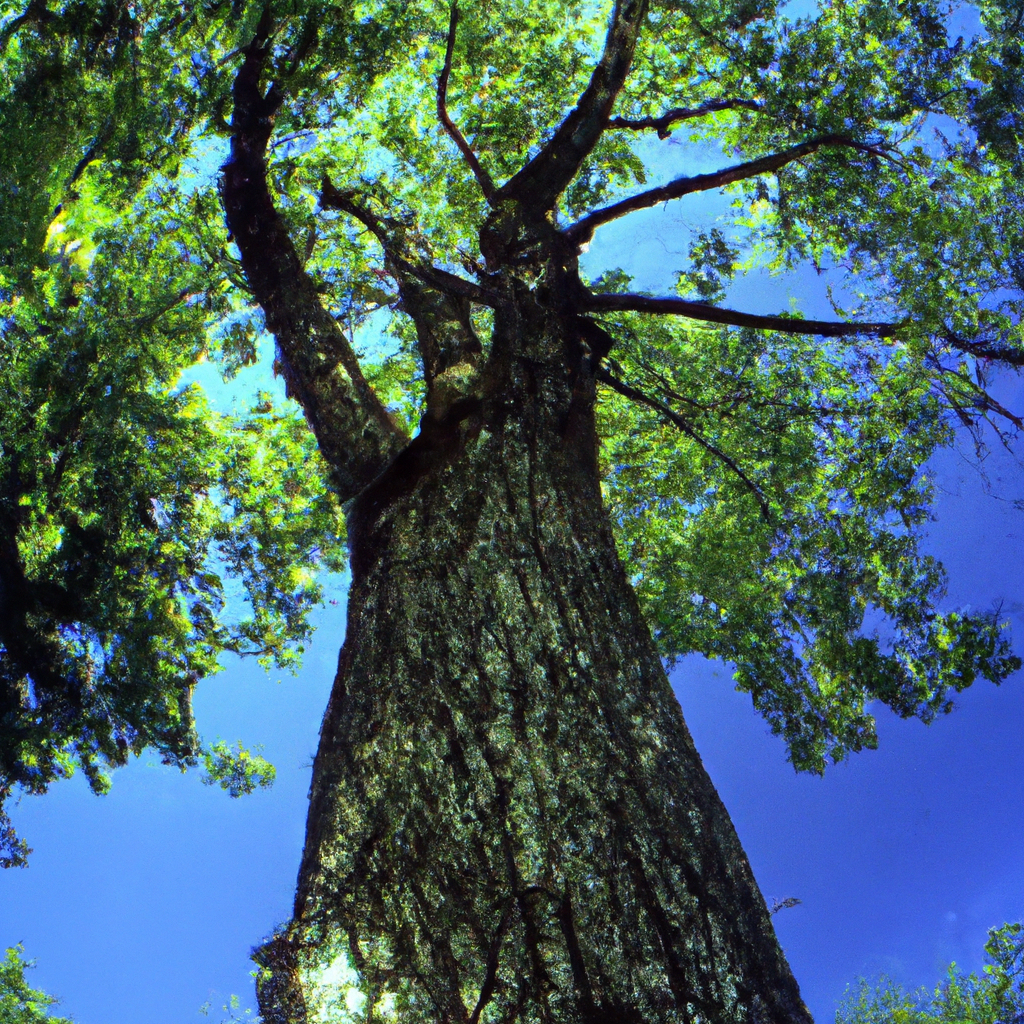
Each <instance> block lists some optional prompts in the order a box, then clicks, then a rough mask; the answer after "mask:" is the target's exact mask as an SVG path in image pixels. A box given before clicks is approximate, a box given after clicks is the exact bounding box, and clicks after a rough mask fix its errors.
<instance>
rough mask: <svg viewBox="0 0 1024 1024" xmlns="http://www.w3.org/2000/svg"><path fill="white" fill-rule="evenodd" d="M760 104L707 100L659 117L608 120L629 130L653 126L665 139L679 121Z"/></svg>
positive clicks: (613, 125) (609, 123)
mask: <svg viewBox="0 0 1024 1024" xmlns="http://www.w3.org/2000/svg"><path fill="white" fill-rule="evenodd" d="M760 109H761V104H760V103H757V102H756V101H755V100H709V101H708V102H707V103H702V104H701V105H700V106H699V107H673V109H672V110H668V111H666V112H665V113H664V114H662V115H661V116H660V117H638V118H629V117H613V118H610V119H609V121H608V127H609V128H628V129H629V130H630V131H634V132H642V131H645V130H646V129H648V128H654V129H655V130H656V131H657V133H658V138H659V139H667V138H668V137H669V136H670V135H671V134H672V125H674V124H679V123H680V122H681V121H692V120H693V119H694V118H697V117H704V115H705V114H714V113H716V112H717V111H719V110H760Z"/></svg>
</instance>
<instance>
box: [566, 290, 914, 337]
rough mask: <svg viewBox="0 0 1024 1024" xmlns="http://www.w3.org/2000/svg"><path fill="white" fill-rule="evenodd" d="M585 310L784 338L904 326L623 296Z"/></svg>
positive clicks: (595, 298) (880, 332) (885, 332)
mask: <svg viewBox="0 0 1024 1024" xmlns="http://www.w3.org/2000/svg"><path fill="white" fill-rule="evenodd" d="M583 301H584V305H585V307H586V308H587V309H588V310H590V311H592V312H597V311H599V310H619V311H632V312H635V313H659V314H663V315H664V314H667V315H669V316H685V317H688V318H689V319H690V320H702V321H704V323H709V324H727V325H729V326H731V327H753V328H755V329H757V330H761V331H779V332H781V333H783V334H819V335H821V336H822V337H825V338H842V337H847V336H849V335H854V334H874V335H876V336H877V337H879V338H888V337H890V336H891V335H892V334H894V333H895V332H896V330H897V329H898V328H899V327H900V326H901V325H900V324H862V323H842V322H839V321H835V320H801V319H798V318H797V317H789V316H760V315H758V314H756V313H742V312H740V311H739V310H735V309H722V308H721V307H719V306H712V305H710V304H709V303H707V302H691V301H690V300H689V299H676V298H655V297H653V296H650V295H633V294H630V293H627V292H623V293H619V294H604V295H589V296H587V297H586V298H585V299H584V300H583Z"/></svg>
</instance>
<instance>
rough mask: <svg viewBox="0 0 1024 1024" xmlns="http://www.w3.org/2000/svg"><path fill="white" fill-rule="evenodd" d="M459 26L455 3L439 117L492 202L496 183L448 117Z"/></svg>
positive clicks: (439, 85)
mask: <svg viewBox="0 0 1024 1024" xmlns="http://www.w3.org/2000/svg"><path fill="white" fill-rule="evenodd" d="M458 24H459V5H458V3H457V2H453V3H452V17H451V21H450V22H449V24H448V48H447V49H446V50H445V55H444V67H443V68H442V69H441V77H440V78H439V79H438V80H437V116H438V118H439V119H440V121H441V125H442V126H443V127H444V130H445V131H446V132H447V133H448V136H449V138H451V140H452V141H453V142H454V143H455V145H456V146H458V147H459V152H460V153H462V156H463V157H464V158H465V161H466V163H467V164H469V169H470V170H471V171H472V172H473V177H474V178H476V180H477V183H478V184H479V186H480V191H481V192H483V194H484V198H485V199H486V200H487V201H488V202H490V200H491V199H492V198H493V197H494V193H495V192H496V191H497V189H496V188H495V187H494V181H493V180H492V179H491V176H490V174H488V172H487V168H486V167H484V166H483V165H482V164H481V163H480V161H479V160H478V159H477V157H476V153H474V152H473V150H472V149H471V148H470V145H469V143H468V142H467V141H466V139H465V136H464V135H463V134H462V132H460V131H459V129H458V126H457V125H456V124H455V122H454V121H453V120H452V119H451V117H450V116H449V115H448V78H449V76H450V75H451V73H452V53H453V52H454V50H455V31H456V29H457V28H458Z"/></svg>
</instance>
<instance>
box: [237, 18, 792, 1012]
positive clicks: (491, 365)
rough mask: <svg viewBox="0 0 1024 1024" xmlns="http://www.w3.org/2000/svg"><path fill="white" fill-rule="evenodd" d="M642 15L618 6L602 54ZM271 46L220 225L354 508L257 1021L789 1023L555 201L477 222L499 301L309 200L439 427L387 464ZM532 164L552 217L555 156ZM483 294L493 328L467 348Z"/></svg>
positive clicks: (601, 113)
mask: <svg viewBox="0 0 1024 1024" xmlns="http://www.w3.org/2000/svg"><path fill="white" fill-rule="evenodd" d="M268 10H269V8H268ZM642 10H643V5H642V4H638V5H629V4H624V5H617V6H616V15H615V18H614V19H613V25H612V30H611V31H610V39H611V40H612V42H615V40H616V39H618V35H617V33H619V34H621V33H623V32H626V30H627V29H629V28H630V24H633V22H636V19H638V18H639V17H640V16H641V14H642ZM627 15H628V17H627ZM629 18H632V19H633V22H629ZM620 22H621V23H622V24H620ZM636 23H638V22H636ZM453 25H454V19H453ZM623 26H625V27H623ZM270 30H271V26H270V21H269V14H265V15H264V18H263V20H262V21H261V24H260V27H259V28H258V29H257V33H256V37H255V39H254V41H253V43H252V44H251V45H250V46H249V47H248V48H247V50H246V51H245V54H246V56H245V60H244V62H243V64H242V67H241V69H240V70H239V73H238V75H237V76H236V79H235V85H234V96H235V108H234V113H233V120H232V126H233V130H234V137H233V140H232V156H231V160H230V161H229V162H228V164H227V165H226V166H225V168H224V179H223V196H224V205H225V212H226V215H227V221H228V225H229V227H230V229H231V231H232V233H233V235H234V237H235V238H236V240H237V242H238V245H239V249H240V252H241V257H242V266H243V269H244V271H245V275H246V278H247V280H248V282H249V284H250V286H251V287H252V289H253V292H254V294H255V295H256V297H257V299H258V301H259V302H260V304H261V305H262V306H263V308H264V311H265V312H266V316H267V325H268V327H269V328H270V329H271V330H272V331H273V332H274V334H275V336H276V338H277V343H278V351H279V355H280V357H281V365H282V368H283V371H284V373H285V376H286V379H287V381H288V384H289V387H290V390H291V392H292V393H293V394H294V395H295V396H296V397H297V398H298V399H299V400H300V401H301V402H302V404H303V407H304V408H305V410H306V414H307V417H308V419H309V422H310V425H311V427H312V429H313V430H314V432H315V433H316V436H317V439H318V442H319V445H320V448H321V451H322V452H323V454H324V456H325V459H326V460H327V463H328V464H329V466H330V467H331V471H332V480H333V484H334V486H335V488H336V489H337V491H338V493H339V495H340V496H341V497H342V498H343V500H347V501H350V502H351V504H350V512H349V517H348V519H349V540H350V544H351V551H352V575H353V580H352V587H351V590H350V592H349V621H348V633H347V637H346V640H345V646H344V648H343V650H342V653H341V659H340V665H339V669H338V676H337V679H336V681H335V684H334V690H333V693H332V695H331V700H330V704H329V705H328V708H327V712H326V714H325V717H324V723H323V728H322V731H321V738H320V749H319V752H318V754H317V757H316V762H315V764H314V770H313V786H312V792H311V798H310V808H309V820H308V826H307V834H306V847H305V851H304V855H303V860H302V866H301V869H300V873H299V885H298V893H297V896H296V904H295V912H294V917H293V920H292V922H291V924H290V925H289V926H288V927H286V928H285V929H283V930H282V931H281V933H280V934H279V935H277V936H276V937H275V938H274V939H273V940H271V941H270V942H268V943H267V944H266V945H264V946H263V947H261V948H260V949H259V950H257V951H256V953H255V957H254V958H255V959H256V961H257V963H258V964H259V965H260V967H261V971H260V973H259V977H258V980H257V987H258V994H259V999H260V1009H261V1012H262V1014H263V1018H264V1021H265V1022H266V1024H307V1022H308V1024H313V1022H316V1021H332V1022H333V1021H347V1020H356V1019H359V1020H362V1021H367V1022H370V1021H374V1020H380V1021H390V1020H395V1021H399V1022H401V1024H421V1022H422V1024H487V1022H495V1024H497V1022H503V1024H527V1022H531V1024H532V1022H543V1021H549V1022H552V1024H641V1022H643V1024H654V1022H674V1024H675V1022H678V1024H696V1022H698V1021H700V1022H702V1024H732V1022H735V1024H738V1022H741V1021H742V1022H750V1024H758V1022H772V1024H807V1022H809V1021H810V1016H809V1014H808V1013H807V1010H806V1008H805V1007H804V1005H803V1003H802V1002H801V1001H800V996H799V993H798V990H797V986H796V983H795V981H794V980H793V978H792V975H791V974H790V972H789V968H788V966H787V965H786V962H785V959H784V958H783V956H782V953H781V951H780V949H779V946H778V943H777V941H776V939H775V935H774V932H773V930H772V927H771V922H770V920H769V917H768V913H767V911H766V909H765V905H764V900H763V899H762V897H761V894H760V892H759V891H758V888H757V884H756V883H755V881H754V879H753V876H752V874H751V872H750V866H749V865H748V863H747V859H746V857H745V855H744V853H743V850H742V849H741V847H740V845H739V841H738V840H737V838H736V834H735V832H734V830H733V828H732V824H731V822H730V821H729V817H728V815H727V813H726V811H725V808H724V807H723V806H722V803H721V801H720V800H719V799H718V795H717V794H716V793H715V789H714V787H713V786H712V784H711V781H710V779H709V778H708V776H707V774H706V773H705V771H704V768H703V766H702V765H701V762H700V757H699V756H698V754H697V752H696V750H695V749H694V747H693V743H692V741H691V739H690V736H689V733H688V732H687V730H686V726H685V724H684V723H683V719H682V715H681V714H680V710H679V705H678V704H677V702H676V700H675V697H674V695H673V693H672V690H671V688H670V686H669V683H668V679H667V678H666V675H665V671H664V669H663V667H662V665H661V662H660V660H659V658H658V655H657V653H656V651H655V649H654V646H653V643H652V640H651V636H650V633H649V631H648V629H647V626H646V624H645V622H644V619H643V617H642V615H641V613H640V609H639V607H638V604H637V600H636V596H635V594H634V593H633V591H632V589H631V587H630V585H629V582H628V580H627V579H626V575H625V572H624V570H623V567H622V565H621V564H620V562H619V559H618V556H617V554H616V550H615V544H614V540H613V537H612V531H611V524H610V523H609V521H608V517H607V514H606V512H605V510H604V508H603V506H602V501H601V488H600V477H599V472H598V459H597V451H598V448H597V435H596V431H595V424H594V408H595V398H596V395H595V374H596V373H597V372H598V371H599V369H600V356H601V353H602V350H603V347H605V343H606V341H607V336H606V335H604V332H603V330H602V329H601V328H600V327H599V326H598V325H596V324H594V323H593V322H591V321H588V320H586V319H585V318H583V317H581V316H580V315H579V311H578V302H577V300H578V298H579V296H580V295H581V293H582V285H581V283H580V280H579V277H578V274H577V271H576V263H575V248H574V247H573V246H571V245H567V244H565V242H564V239H563V238H562V237H561V236H560V235H559V233H558V232H557V230H556V228H555V227H554V223H553V219H552V218H551V216H550V215H549V211H548V208H547V207H546V206H544V204H543V203H541V204H540V205H537V203H536V202H534V203H533V204H532V205H531V204H530V203H526V202H525V201H523V200H522V197H520V198H515V197H513V198H509V199H503V198H502V197H501V196H498V195H495V196H492V204H491V205H492V212H491V214H490V215H489V216H488V219H487V221H486V223H485V224H484V226H483V228H482V229H481V235H480V249H481V253H482V255H483V257H484V258H485V259H486V261H487V265H488V268H492V269H491V270H490V272H489V273H488V274H487V275H486V276H485V280H486V288H484V287H483V286H477V285H474V284H471V283H469V282H465V281H462V280H461V279H458V278H456V277H455V276H454V275H452V274H450V273H448V272H446V271H439V270H436V269H434V270H430V271H429V272H420V271H416V269H415V267H413V265H412V264H411V263H409V262H408V261H407V260H406V259H405V257H404V256H403V255H402V249H401V242H400V240H397V241H396V240H395V239H393V238H391V237H389V235H388V231H389V230H390V229H389V227H388V225H387V224H386V223H384V222H383V221H381V220H379V219H377V218H376V217H375V215H374V214H372V212H370V211H368V210H367V209H366V208H364V207H360V206H359V205H358V204H357V203H355V202H354V201H353V200H352V193H346V192H341V191H338V190H334V189H332V188H328V187H327V186H326V185H325V187H324V191H323V193H322V195H321V203H322V204H323V205H325V206H332V207H334V208H336V209H341V210H343V211H345V212H346V213H347V214H348V215H350V216H353V217H355V218H356V219H357V220H360V221H362V222H363V224H364V226H366V227H367V228H368V229H369V230H371V231H372V232H373V233H374V235H375V236H376V237H377V239H378V240H379V242H380V243H381V245H382V247H383V249H384V253H385V259H386V261H387V264H388V267H389V272H390V273H391V274H392V276H393V277H394V278H395V280H396V281H397V282H398V284H399V287H400V292H401V302H402V308H403V310H404V312H405V313H406V314H407V315H409V316H410V317H412V319H413V321H414V322H415V324H416V328H417V337H418V341H419V348H420V355H421V357H422V360H423V371H424V379H425V382H426V385H427V392H428V393H427V403H426V408H427V411H426V414H425V416H424V418H423V422H422V425H421V429H420V432H419V434H418V435H417V436H416V437H415V438H413V439H412V440H411V441H410V440H409V439H408V438H406V437H404V435H402V434H401V432H400V431H399V430H398V428H397V427H396V426H395V425H394V424H393V423H392V422H391V421H390V420H389V418H388V416H387V413H386V412H385V410H384V409H383V407H382V406H381V405H380V403H379V402H378V401H377V399H376V397H375V396H374V395H373V393H372V391H371V390H370V389H369V387H368V386H367V384H366V381H365V380H364V379H363V377H362V375H361V373H360V370H359V367H358V362H357V360H356V359H355V356H354V353H353V352H352V349H351V347H350V346H349V343H348V341H347V340H346V339H345V337H344V335H343V334H342V333H341V332H340V330H339V329H338V327H337V325H336V324H335V322H334V320H333V318H332V317H331V316H330V315H329V314H328V313H327V312H326V310H324V309H323V308H322V307H321V306H320V300H319V296H318V294H317V291H316V287H315V285H314V284H313V282H312V281H311V280H310V279H309V278H308V277H307V276H306V275H305V272H304V270H303V268H302V265H301V263H300V261H299V260H298V257H297V255H296V253H295V251H294V248H293V246H292V244H291V242H290V240H289V237H288V232H287V229H286V226H285V224H284V222H283V221H282V219H281V218H280V217H279V216H278V214H277V212H276V211H275V209H274V205H273V201H272V199H271V196H270V192H269V190H268V188H267V183H266V164H265V152H266V145H267V141H268V139H269V137H270V133H271V131H272V129H273V119H274V112H275V111H276V109H277V107H278V105H279V104H280V103H281V100H282V97H281V94H280V93H279V92H278V91H277V87H276V86H271V87H270V88H269V89H268V90H267V91H266V93H264V92H263V91H261V89H260V88H259V83H260V80H261V74H262V66H263V62H264V60H265V58H266V54H267V47H268V46H269V42H268V41H269V39H270ZM620 30H621V32H620ZM630 31H633V32H634V34H635V24H633V28H632V29H630ZM626 34H627V35H628V33H626ZM627 42H628V40H627ZM624 45H625V44H624ZM626 49H627V50H628V49H629V46H627V47H626ZM624 59H625V58H624ZM616 60H618V58H616ZM619 63H622V62H621V61H619ZM626 64H628V60H627V61H626ZM616 67H618V64H616V61H615V60H612V61H610V62H607V66H606V62H604V61H602V63H601V64H600V65H599V66H598V70H597V71H596V72H595V80H596V83H597V84H596V85H593V88H592V89H588V91H587V92H586V93H585V94H584V97H583V98H582V99H581V102H580V106H579V107H578V108H577V110H576V111H575V112H574V113H573V114H572V115H570V117H569V119H568V120H567V122H566V123H567V124H570V122H571V124H570V128H567V129H565V131H564V132H562V130H561V129H560V132H562V134H561V135H560V134H559V133H556V136H555V141H557V140H558V139H559V138H562V135H565V140H567V141H566V145H567V146H568V151H567V152H569V155H570V156H571V155H572V153H574V152H576V150H577V149H579V150H580V152H582V153H584V154H585V152H586V151H587V146H590V147H592V146H593V144H594V142H595V141H596V138H597V137H598V136H599V134H600V126H601V124H603V118H604V117H605V116H606V115H607V110H608V108H609V107H610V103H611V99H610V98H609V97H611V98H612V99H613V98H614V89H611V87H610V86H608V87H607V88H606V86H607V82H605V79H606V78H607V77H608V75H611V74H612V72H613V71H614V70H615V68H616ZM623 67H625V65H623ZM620 72H622V69H621V68H620ZM622 73H624V72H622ZM620 77H621V74H620ZM602 83H604V84H602ZM592 84H593V83H592ZM613 84H614V83H613ZM609 90H611V91H609ZM588 97H589V99H588ZM595 103H596V104H597V107H596V108H595V109H594V110H590V108H591V107H594V104H595ZM588 104H589V106H588ZM598 108H599V109H598ZM588 110H590V113H589V114H588V113H587V111H588ZM581 112H582V113H581ZM577 122H579V124H577ZM573 125H575V127H573ZM563 127H564V126H563ZM570 129H571V130H570ZM588 132H589V135H588V134H587V133H588ZM588 138H589V139H590V141H589V142H587V139H588ZM565 140H564V141H565ZM580 140H583V142H586V146H584V145H583V142H581V141H580ZM581 146H582V149H580V147H581ZM574 147H575V148H574ZM563 148H564V147H563ZM578 157H579V154H578V153H577V157H576V158H574V159H576V160H577V164H578V159H577V158H578ZM537 160H540V157H538V158H537ZM535 162H536V161H535ZM540 162H541V163H543V164H544V166H545V167H548V171H546V172H545V174H546V177H545V178H544V181H546V182H547V185H546V186H545V187H546V188H548V191H550V190H551V189H552V188H555V191H556V193H557V188H556V186H557V185H558V181H559V180H561V179H562V178H564V177H565V174H566V173H568V171H567V170H566V168H567V167H569V170H571V161H569V163H568V164H567V157H566V154H565V153H563V154H562V155H561V156H560V157H559V158H558V159H555V158H552V160H550V161H548V162H547V163H544V161H540ZM549 164H550V166H548V165H549ZM530 166H531V167H532V166H533V164H531V165H530ZM527 171H529V167H528V168H527ZM524 174H526V172H524ZM570 177H571V174H570ZM549 179H550V180H549ZM531 182H532V184H531ZM552 182H554V184H552ZM517 183H518V184H517ZM541 184H543V182H542V183H541ZM514 185H515V186H516V188H518V189H519V191H520V192H523V194H524V195H526V194H528V195H530V196H533V197H534V198H536V195H538V194H542V193H543V192H544V189H543V188H541V187H540V184H538V182H536V181H533V179H532V178H530V176H529V174H526V177H522V176H517V177H516V178H513V179H512V181H511V182H510V183H509V184H508V185H507V186H506V188H508V189H511V188H512V186H514ZM559 187H564V184H563V186H559ZM424 275H425V276H424ZM474 296H476V297H477V298H478V299H486V302H487V304H488V305H490V306H491V307H492V308H493V309H494V330H493V332H492V334H491V337H490V339H489V344H488V345H487V346H486V352H485V346H482V345H481V344H480V343H479V341H478V340H477V338H476V335H475V333H474V330H473V327H472V324H471V322H470V319H469V302H470V301H472V300H473V297H474Z"/></svg>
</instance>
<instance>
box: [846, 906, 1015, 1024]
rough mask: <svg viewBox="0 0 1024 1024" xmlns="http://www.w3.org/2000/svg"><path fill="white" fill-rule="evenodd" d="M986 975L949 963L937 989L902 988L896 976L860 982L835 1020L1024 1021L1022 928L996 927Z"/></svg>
mask: <svg viewBox="0 0 1024 1024" xmlns="http://www.w3.org/2000/svg"><path fill="white" fill-rule="evenodd" d="M985 952H986V954H987V960H988V963H987V964H986V966H985V968H984V970H983V973H982V975H981V976H980V977H979V976H978V975H976V974H973V973H972V974H964V973H963V972H962V971H960V970H958V969H957V966H956V964H951V965H950V968H949V972H948V974H947V977H946V980H945V982H943V983H942V984H940V985H938V986H937V987H936V988H935V991H934V992H928V991H927V990H922V991H921V992H918V993H916V994H913V995H911V994H910V993H907V992H904V991H903V990H902V989H900V987H899V986H898V985H896V984H894V983H893V982H889V981H884V982H882V983H881V984H879V985H877V986H875V987H874V988H872V987H871V986H869V985H868V984H867V982H862V983H861V985H860V988H859V990H858V991H857V992H856V993H853V994H851V995H850V996H848V998H847V999H846V1001H845V1002H844V1004H843V1005H841V1006H840V1008H839V1010H838V1011H837V1012H836V1024H1020V1022H1021V1021H1024V929H1022V927H1021V925H1020V924H1005V925H1003V926H1002V927H1001V928H993V929H991V930H990V931H989V933H988V942H986V943H985Z"/></svg>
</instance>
